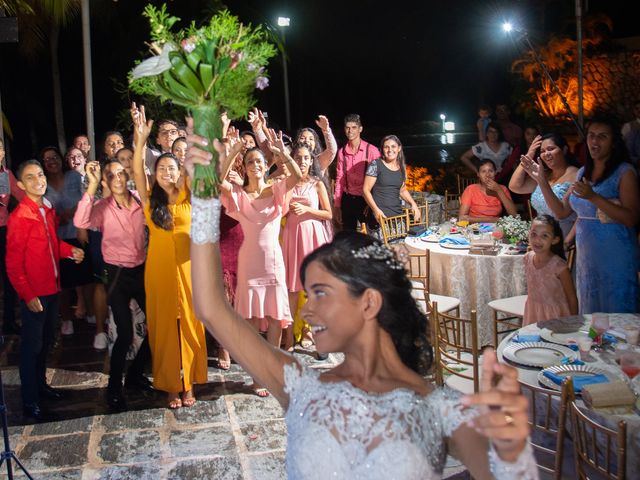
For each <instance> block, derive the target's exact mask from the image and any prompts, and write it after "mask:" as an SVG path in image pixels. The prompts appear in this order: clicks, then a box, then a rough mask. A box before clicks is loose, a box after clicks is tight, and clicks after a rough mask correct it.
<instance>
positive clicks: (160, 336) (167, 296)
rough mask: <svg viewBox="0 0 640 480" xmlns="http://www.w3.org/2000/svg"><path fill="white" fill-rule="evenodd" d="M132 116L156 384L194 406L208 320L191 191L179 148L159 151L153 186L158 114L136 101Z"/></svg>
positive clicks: (176, 403)
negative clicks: (194, 259) (195, 298)
mask: <svg viewBox="0 0 640 480" xmlns="http://www.w3.org/2000/svg"><path fill="white" fill-rule="evenodd" d="M131 117H132V119H133V125H134V143H135V148H134V156H133V173H134V178H135V182H136V185H138V193H139V194H140V199H141V201H142V203H143V206H144V214H145V217H146V220H147V225H148V227H149V248H148V252H147V262H146V266H145V276H144V283H145V290H146V295H147V311H146V315H147V325H148V329H149V332H148V334H149V345H150V347H151V359H152V365H153V386H154V387H155V388H157V389H158V390H163V391H165V392H168V406H169V408H173V409H175V408H180V407H182V406H185V407H190V406H192V405H193V404H194V403H195V401H196V399H195V396H194V394H193V384H194V383H206V382H207V346H206V340H205V334H204V326H203V325H202V323H201V322H200V321H198V320H197V319H196V317H195V314H194V312H193V307H192V303H191V298H192V295H191V259H190V255H189V241H190V239H189V230H190V227H191V195H190V192H189V189H188V185H187V184H186V175H181V171H180V165H179V162H178V160H177V158H176V157H175V156H174V155H173V154H163V155H160V157H158V159H157V160H156V164H155V172H154V173H155V182H154V184H153V187H152V188H151V189H149V183H148V178H147V175H146V174H145V171H144V149H145V144H146V142H147V139H148V138H149V134H150V133H151V126H152V125H153V120H149V121H148V122H147V120H146V117H145V112H144V106H140V109H138V108H137V107H136V105H135V103H134V104H132V107H131Z"/></svg>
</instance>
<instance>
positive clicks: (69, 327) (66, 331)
mask: <svg viewBox="0 0 640 480" xmlns="http://www.w3.org/2000/svg"><path fill="white" fill-rule="evenodd" d="M60 333H62V335H73V321H71V320H63V321H62V327H61V328H60Z"/></svg>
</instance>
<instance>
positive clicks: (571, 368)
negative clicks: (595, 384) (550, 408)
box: [538, 365, 618, 392]
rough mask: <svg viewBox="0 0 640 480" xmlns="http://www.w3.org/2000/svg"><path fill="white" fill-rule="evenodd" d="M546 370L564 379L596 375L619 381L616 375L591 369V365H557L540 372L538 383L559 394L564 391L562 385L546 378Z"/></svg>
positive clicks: (611, 380)
mask: <svg viewBox="0 0 640 480" xmlns="http://www.w3.org/2000/svg"><path fill="white" fill-rule="evenodd" d="M545 370H546V371H549V372H551V373H555V374H556V375H558V376H562V377H569V376H571V377H593V376H594V375H604V376H606V377H607V378H608V379H609V381H610V382H613V381H615V380H618V378H616V376H615V375H613V374H611V373H609V372H607V371H605V370H601V369H600V368H595V367H590V366H589V365H555V366H553V367H548V368H545V369H543V370H540V372H538V382H540V383H541V384H542V385H544V386H545V387H547V388H550V389H551V390H556V391H558V392H559V391H561V390H562V385H558V384H557V383H555V382H554V381H553V380H551V379H550V378H547V377H545V376H544V373H543V372H544V371H545Z"/></svg>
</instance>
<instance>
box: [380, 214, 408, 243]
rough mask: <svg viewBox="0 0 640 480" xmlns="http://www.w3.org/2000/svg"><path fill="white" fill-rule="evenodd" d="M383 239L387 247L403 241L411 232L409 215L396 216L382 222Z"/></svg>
mask: <svg viewBox="0 0 640 480" xmlns="http://www.w3.org/2000/svg"><path fill="white" fill-rule="evenodd" d="M381 227H382V238H383V240H384V243H385V245H389V244H390V243H391V242H394V241H397V240H400V239H403V238H404V237H406V236H407V234H408V232H409V214H408V213H407V212H406V211H405V212H404V213H403V214H401V215H394V216H392V217H387V218H384V219H383V220H382V224H381Z"/></svg>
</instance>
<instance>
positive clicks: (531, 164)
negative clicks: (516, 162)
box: [520, 155, 546, 183]
mask: <svg viewBox="0 0 640 480" xmlns="http://www.w3.org/2000/svg"><path fill="white" fill-rule="evenodd" d="M520 165H522V168H524V171H525V172H527V174H528V175H529V176H530V177H531V178H533V179H534V180H535V181H536V182H537V183H540V182H541V181H542V179H546V177H545V175H544V168H542V166H541V165H540V163H539V162H537V161H535V160H532V159H531V157H530V156H529V155H522V156H521V157H520Z"/></svg>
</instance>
